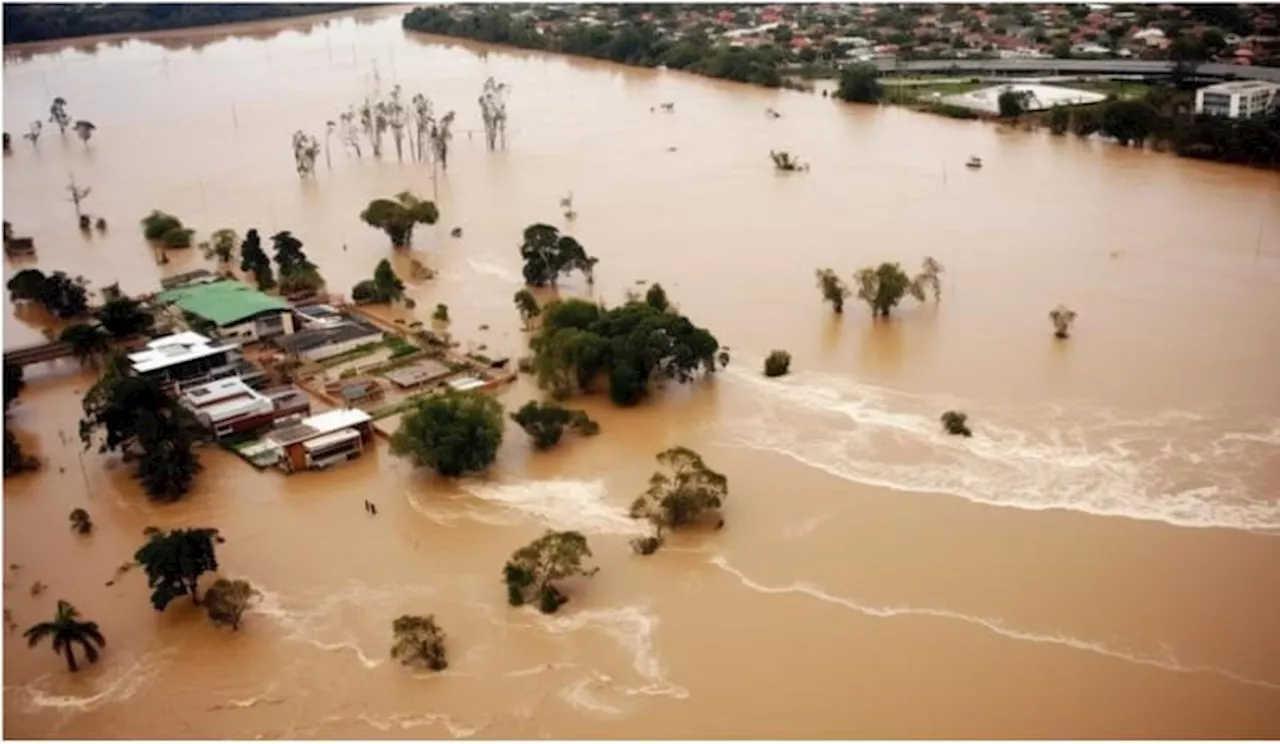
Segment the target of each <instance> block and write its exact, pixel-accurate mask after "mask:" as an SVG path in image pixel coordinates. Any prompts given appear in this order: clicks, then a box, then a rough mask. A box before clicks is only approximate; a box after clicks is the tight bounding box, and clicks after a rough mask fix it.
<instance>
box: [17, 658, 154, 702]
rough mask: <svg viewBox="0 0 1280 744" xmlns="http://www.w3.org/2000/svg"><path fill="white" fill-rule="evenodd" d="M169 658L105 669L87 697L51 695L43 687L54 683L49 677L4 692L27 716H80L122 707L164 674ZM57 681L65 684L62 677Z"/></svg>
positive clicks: (143, 660)
mask: <svg viewBox="0 0 1280 744" xmlns="http://www.w3.org/2000/svg"><path fill="white" fill-rule="evenodd" d="M169 655H170V654H169V653H168V652H156V653H150V654H145V655H143V656H142V657H140V658H138V659H136V660H134V661H133V662H132V663H130V664H127V665H125V666H121V667H119V668H114V669H109V670H107V671H105V672H103V673H102V674H101V675H100V676H99V677H98V678H97V679H95V680H93V682H92V683H90V684H91V686H92V687H93V689H94V691H93V692H92V693H90V694H87V695H70V694H66V693H60V692H56V691H54V690H53V689H51V686H49V687H47V686H46V683H48V682H50V681H51V680H53V679H54V677H53V676H52V675H44V676H42V677H39V678H38V679H35V680H32V681H31V682H29V683H27V684H25V685H14V686H11V687H9V686H7V687H6V689H12V690H16V691H17V692H18V693H19V694H20V695H21V696H22V697H23V698H25V700H24V707H25V708H26V710H27V711H28V712H36V711H40V710H49V709H53V710H64V711H76V712H80V713H84V712H88V711H91V710H94V709H96V708H100V707H102V706H103V705H107V704H109V703H122V702H124V701H126V700H128V699H129V698H131V697H133V696H134V695H136V694H137V693H138V691H139V690H141V689H142V688H143V687H145V686H146V685H147V683H149V682H151V681H152V680H154V679H155V678H156V677H157V676H159V674H160V672H161V671H163V670H164V667H165V666H166V659H167V657H168V656H169ZM58 679H62V680H63V681H64V682H65V678H63V677H59V678H58Z"/></svg>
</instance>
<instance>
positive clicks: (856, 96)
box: [836, 64, 884, 103]
mask: <svg viewBox="0 0 1280 744" xmlns="http://www.w3.org/2000/svg"><path fill="white" fill-rule="evenodd" d="M879 77H880V71H879V70H877V69H876V68H875V67H874V66H873V65H866V64H857V65H849V66H848V67H845V68H844V69H843V70H841V71H840V84H839V86H838V87H837V88H836V98H839V99H841V100H844V101H849V102H851V103H879V102H880V99H881V98H883V97H884V88H883V87H881V85H880V80H879Z"/></svg>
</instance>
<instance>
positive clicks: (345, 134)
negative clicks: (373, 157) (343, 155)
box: [338, 106, 363, 158]
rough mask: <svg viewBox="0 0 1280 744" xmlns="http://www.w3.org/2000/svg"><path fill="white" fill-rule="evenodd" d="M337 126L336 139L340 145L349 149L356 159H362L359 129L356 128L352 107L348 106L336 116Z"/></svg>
mask: <svg viewBox="0 0 1280 744" xmlns="http://www.w3.org/2000/svg"><path fill="white" fill-rule="evenodd" d="M338 126H339V132H338V137H339V139H340V140H341V142H342V144H343V145H345V146H346V147H349V148H351V150H352V151H354V152H355V154H356V157H357V158H359V157H363V153H362V152H361V151H360V129H359V127H357V126H356V112H355V108H354V107H352V106H348V107H347V110H346V111H344V112H343V113H341V114H339V115H338Z"/></svg>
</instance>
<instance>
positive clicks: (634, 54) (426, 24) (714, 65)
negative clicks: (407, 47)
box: [403, 6, 786, 88]
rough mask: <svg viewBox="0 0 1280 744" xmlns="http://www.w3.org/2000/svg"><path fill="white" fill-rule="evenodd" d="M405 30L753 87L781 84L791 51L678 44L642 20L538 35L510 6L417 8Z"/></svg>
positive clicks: (697, 38) (689, 41) (699, 34)
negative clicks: (457, 11) (462, 10)
mask: <svg viewBox="0 0 1280 744" xmlns="http://www.w3.org/2000/svg"><path fill="white" fill-rule="evenodd" d="M403 25H404V28H405V29H406V30H409V31H419V32H422V33H430V34H439V35H441V36H455V37H460V38H464V39H474V40H476V41H486V42H491V43H494V44H506V45H509V46H515V47H521V48H524V49H538V50H542V51H548V52H558V53H561V54H573V55H577V56H580V57H591V58H594V59H605V60H609V61H612V62H620V63H622V64H627V65H638V66H642V67H657V66H658V65H665V66H666V67H669V68H671V69H673V70H685V71H688V72H692V73H695V74H698V75H705V76H707V77H713V78H720V79H724V80H735V81H737V82H741V83H752V84H755V85H762V86H765V87H769V88H777V87H780V86H781V85H782V72H781V68H782V65H783V64H784V63H785V61H786V52H785V51H783V50H782V49H779V48H778V47H776V46H772V45H770V46H764V47H759V48H755V49H747V48H738V47H730V46H729V45H728V44H723V43H715V42H713V41H712V40H711V39H710V38H709V37H708V36H707V35H706V33H705V32H703V31H702V30H701V29H698V30H695V31H693V32H692V33H690V34H687V35H685V36H684V37H682V38H681V39H679V40H678V41H672V40H671V39H668V38H664V37H663V36H661V35H660V33H659V31H658V29H657V28H656V27H655V26H653V25H652V24H648V23H644V22H640V21H637V20H627V21H623V22H621V23H620V24H618V25H617V26H605V25H588V24H585V23H576V22H575V23H569V24H567V25H565V26H563V27H562V28H557V29H553V30H547V31H546V32H545V33H539V31H538V29H537V26H536V25H535V24H534V22H533V21H532V20H530V19H523V18H515V17H513V16H512V14H511V12H510V11H509V10H508V9H507V8H505V7H495V8H481V7H478V6H477V7H475V8H474V12H473V13H472V14H470V15H467V16H461V17H458V16H455V15H454V14H453V13H451V12H450V11H448V10H444V9H440V8H417V9H414V10H412V11H410V12H409V13H408V14H406V15H405V17H404V20H403Z"/></svg>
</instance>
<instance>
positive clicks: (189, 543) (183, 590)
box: [133, 527, 225, 612]
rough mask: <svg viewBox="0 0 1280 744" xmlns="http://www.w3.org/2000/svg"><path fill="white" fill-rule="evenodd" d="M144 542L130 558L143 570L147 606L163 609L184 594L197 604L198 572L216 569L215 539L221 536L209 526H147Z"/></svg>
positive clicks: (216, 541) (220, 538)
mask: <svg viewBox="0 0 1280 744" xmlns="http://www.w3.org/2000/svg"><path fill="white" fill-rule="evenodd" d="M144 534H146V536H147V542H146V544H145V545H143V546H142V547H141V548H139V549H138V551H137V552H136V553H134V554H133V559H134V560H135V561H137V562H138V565H140V566H142V567H143V568H144V569H145V570H146V572H147V586H148V587H150V588H151V606H152V607H154V608H155V609H156V611H158V612H162V611H164V609H165V608H166V607H168V606H169V603H170V602H172V601H173V600H175V599H177V598H178V597H181V596H183V595H186V594H190V595H191V601H192V602H194V603H195V604H200V594H199V586H200V576H201V575H203V574H205V573H207V572H211V571H217V570H218V557H217V553H216V550H215V548H214V544H215V543H222V542H225V540H224V539H223V538H222V536H221V535H220V534H219V532H218V530H217V529H214V528H212V527H202V528H194V527H193V528H190V529H176V530H172V531H170V532H165V531H163V530H158V529H156V528H155V527H148V528H147V529H146V531H145V533H144Z"/></svg>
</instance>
